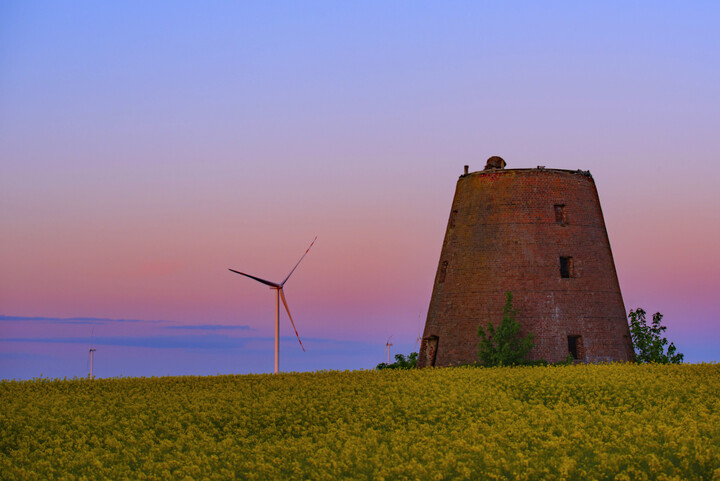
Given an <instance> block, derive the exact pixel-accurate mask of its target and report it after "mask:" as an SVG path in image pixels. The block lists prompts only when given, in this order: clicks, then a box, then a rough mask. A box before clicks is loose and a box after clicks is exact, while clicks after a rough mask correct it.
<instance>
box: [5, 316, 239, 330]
mask: <svg viewBox="0 0 720 481" xmlns="http://www.w3.org/2000/svg"><path fill="white" fill-rule="evenodd" d="M1 321H5V322H47V323H51V324H61V325H65V324H74V325H78V324H79V325H109V324H127V323H135V324H153V325H158V324H170V325H162V326H158V327H161V328H163V329H176V330H194V331H223V330H240V331H250V330H252V328H251V327H250V326H248V325H237V324H236V325H224V324H178V323H177V322H174V321H158V320H147V319H111V318H107V317H46V316H4V315H0V322H1Z"/></svg>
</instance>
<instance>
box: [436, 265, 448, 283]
mask: <svg viewBox="0 0 720 481" xmlns="http://www.w3.org/2000/svg"><path fill="white" fill-rule="evenodd" d="M447 266H448V261H443V263H442V264H441V265H440V274H439V275H438V282H439V283H441V284H442V283H443V282H445V274H447Z"/></svg>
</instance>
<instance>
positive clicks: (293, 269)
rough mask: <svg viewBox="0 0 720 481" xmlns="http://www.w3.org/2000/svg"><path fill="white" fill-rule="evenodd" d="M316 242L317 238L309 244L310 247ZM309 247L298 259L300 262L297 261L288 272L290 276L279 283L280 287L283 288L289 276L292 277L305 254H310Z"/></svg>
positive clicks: (288, 276)
mask: <svg viewBox="0 0 720 481" xmlns="http://www.w3.org/2000/svg"><path fill="white" fill-rule="evenodd" d="M316 240H317V236H315V238H314V239H313V241H312V242H311V243H310V247H312V246H313V244H314V243H315V241H316ZM310 247H308V248H307V250H306V251H305V254H303V255H302V257H301V258H300V260H299V261H297V264H295V267H293V268H292V270H291V271H290V274H288V275H287V277H286V278H285V280H284V281H282V282H281V283H280V287H282V286H284V285H285V283H286V282H287V280H288V279H290V276H291V275H292V273H293V272H295V269H297V266H299V265H300V262H302V260H303V259H304V258H305V256H306V255H307V253H308V252H310Z"/></svg>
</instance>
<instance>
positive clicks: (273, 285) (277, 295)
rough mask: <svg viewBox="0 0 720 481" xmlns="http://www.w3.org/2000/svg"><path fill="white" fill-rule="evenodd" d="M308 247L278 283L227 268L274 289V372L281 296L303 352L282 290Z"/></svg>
mask: <svg viewBox="0 0 720 481" xmlns="http://www.w3.org/2000/svg"><path fill="white" fill-rule="evenodd" d="M316 240H317V236H315V239H313V241H312V242H311V243H310V247H312V246H313V244H315V241H316ZM310 247H308V248H307V250H306V251H305V253H304V254H303V255H302V257H301V258H300V260H299V261H297V264H295V267H293V268H292V270H291V271H290V274H288V275H287V277H286V278H285V280H284V281H282V282H280V283H279V284H278V283H276V282H270V281H266V280H265V279H260V278H259V277H255V276H251V275H250V274H245V273H244V272H240V271H236V270H235V269H228V270H229V271H231V272H234V273H235V274H240V275H241V276H245V277H249V278H250V279H254V280H256V281H258V282H260V283H262V284H265V285H266V286H270V289H275V374H277V372H278V367H279V364H280V299H281V298H282V301H283V304H284V305H285V310H286V311H287V313H288V317H289V318H290V322H291V323H292V327H293V329H294V330H295V336H297V339H298V342H299V343H300V347H302V350H303V352H305V346H303V343H302V341H301V340H300V335H298V332H297V329H296V328H295V322H294V321H293V318H292V315H291V314H290V308H289V307H288V305H287V300H285V293H284V292H283V286H284V285H285V283H286V282H287V281H288V279H290V276H291V275H292V273H293V272H295V269H297V266H299V265H300V262H302V260H303V259H304V258H305V256H306V255H307V253H308V252H310Z"/></svg>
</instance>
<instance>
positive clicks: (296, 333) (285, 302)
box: [280, 287, 305, 352]
mask: <svg viewBox="0 0 720 481" xmlns="http://www.w3.org/2000/svg"><path fill="white" fill-rule="evenodd" d="M280 297H282V301H283V304H285V310H286V311H287V313H288V317H289V318H290V323H291V324H292V327H293V329H295V336H297V338H298V342H299V343H300V347H302V350H303V352H305V346H303V343H302V341H301V340H300V335H299V334H298V332H297V328H296V327H295V322H294V321H293V318H292V316H291V315H290V308H289V307H288V305H287V301H286V300H285V293H284V292H283V290H282V287H281V288H280Z"/></svg>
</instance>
